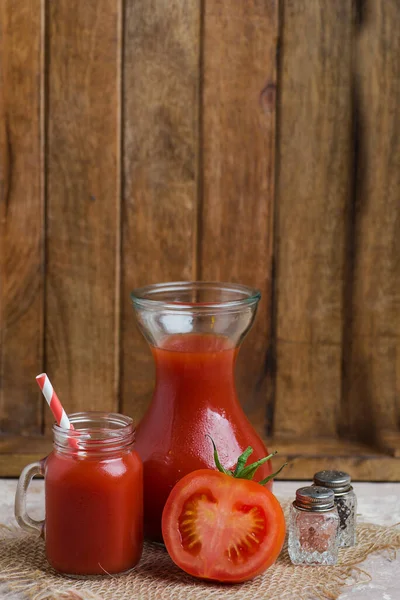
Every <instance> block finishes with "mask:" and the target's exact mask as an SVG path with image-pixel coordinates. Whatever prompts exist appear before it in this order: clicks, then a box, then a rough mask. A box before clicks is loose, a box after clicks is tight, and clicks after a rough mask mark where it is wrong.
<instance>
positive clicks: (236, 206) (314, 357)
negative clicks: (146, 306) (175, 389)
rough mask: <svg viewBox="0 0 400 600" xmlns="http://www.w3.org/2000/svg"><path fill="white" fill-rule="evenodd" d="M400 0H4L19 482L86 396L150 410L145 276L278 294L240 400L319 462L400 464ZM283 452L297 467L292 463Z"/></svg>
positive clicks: (6, 315) (5, 389) (3, 370)
mask: <svg viewBox="0 0 400 600" xmlns="http://www.w3.org/2000/svg"><path fill="white" fill-rule="evenodd" d="M399 27H400V5H399V3H398V2H397V0H365V1H364V2H362V3H361V2H358V1H357V0H336V1H335V2H332V1H331V0H248V1H247V2H237V1H236V0H226V1H222V0H188V1H187V2H184V3H183V2H180V1H179V0H171V1H170V2H168V3H166V2H165V1H164V0H124V1H123V0H118V1H117V2H115V1H113V0H87V1H86V2H80V1H79V0H71V1H70V0H53V1H52V2H46V1H45V0H29V1H28V2H27V1H25V0H13V1H11V0H3V1H2V2H1V3H0V344H1V345H0V475H17V474H18V473H19V471H20V469H21V468H22V466H24V464H26V463H27V462H29V461H31V460H34V459H36V458H38V457H40V456H43V455H45V454H46V452H48V450H49V448H50V447H51V442H50V429H49V426H50V423H51V416H50V415H49V414H48V411H45V410H44V409H43V401H42V399H41V397H40V395H39V393H38V391H37V389H36V383H35V379H34V378H35V375H36V374H37V373H39V372H41V371H43V370H46V371H48V372H49V374H50V375H51V377H52V380H53V382H54V384H55V386H56V387H57V389H58V390H59V393H60V395H61V396H62V400H63V402H64V404H65V408H66V410H67V411H69V412H71V411H74V410H80V409H83V408H84V409H99V410H120V411H124V412H126V413H127V414H130V415H132V416H133V417H134V418H135V419H136V420H138V419H140V418H141V416H142V415H143V413H144V411H145V409H146V406H147V405H148V403H149V401H150V399H151V393H152V387H153V379H154V369H153V364H152V358H151V354H150V352H149V349H148V348H147V347H146V343H145V342H144V340H143V339H142V337H141V335H140V334H139V332H138V330H137V328H136V325H135V321H134V315H133V310H132V307H131V303H130V298H129V292H130V290H131V289H133V288H134V287H137V286H139V285H144V284H147V283H155V282H158V281H170V280H190V279H202V280H207V279H218V280H231V281H237V282H242V283H246V284H250V285H254V286H257V287H258V288H259V289H260V290H261V291H262V295H263V297H262V301H261V303H260V307H259V312H258V316H257V320H256V323H255V326H254V328H253V330H252V331H251V333H250V334H249V336H248V338H247V340H246V341H245V343H244V346H243V349H242V352H241V355H240V357H239V362H238V368H237V384H238V390H239V395H240V398H241V401H242V403H243V406H244V408H245V410H246V412H247V414H248V416H249V418H250V420H251V421H252V423H253V424H254V426H255V427H256V428H257V429H258V431H259V432H260V433H261V434H262V435H263V436H264V437H265V439H266V441H267V442H268V444H269V445H270V446H271V447H273V448H277V449H278V450H280V452H281V457H282V455H283V457H286V458H287V459H288V460H289V461H290V464H289V466H288V468H287V470H286V471H285V472H284V473H283V474H282V475H283V476H285V477H288V478H295V477H300V478H305V479H309V478H310V477H311V476H312V474H313V472H314V470H316V469H318V468H322V467H325V466H327V465H329V466H338V467H341V468H345V469H348V470H349V471H350V472H351V473H352V475H353V477H354V478H356V479H357V478H358V479H372V480H400V436H399V427H400V400H399V398H400V383H399V382H400V375H399V371H400V362H399V361H400V358H399V357H400V348H399V339H400V329H399V327H400V325H399V323H400V320H399V317H398V315H399V311H400V174H399V173H400V169H399V167H400V164H399V163H400V147H399V144H400V142H399V139H400V115H399V111H400V109H399V107H398V98H399V93H400V58H399V57H400V41H399V36H398V29H399ZM279 460H282V458H280V459H279Z"/></svg>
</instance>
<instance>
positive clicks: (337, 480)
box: [314, 471, 352, 494]
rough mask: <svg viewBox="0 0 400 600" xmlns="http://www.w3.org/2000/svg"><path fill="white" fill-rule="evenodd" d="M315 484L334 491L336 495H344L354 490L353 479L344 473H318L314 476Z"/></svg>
mask: <svg viewBox="0 0 400 600" xmlns="http://www.w3.org/2000/svg"><path fill="white" fill-rule="evenodd" d="M314 483H315V485H319V486H321V485H322V486H324V487H327V488H330V489H332V490H333V491H334V493H335V494H343V493H345V492H348V491H350V490H351V489H352V487H351V477H350V475H349V474H348V473H345V472H344V471H318V473H315V475H314Z"/></svg>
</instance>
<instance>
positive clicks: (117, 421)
mask: <svg viewBox="0 0 400 600" xmlns="http://www.w3.org/2000/svg"><path fill="white" fill-rule="evenodd" d="M68 419H69V421H70V423H71V424H72V425H74V429H65V428H64V427H61V426H60V425H58V423H53V431H54V432H55V433H61V434H65V435H69V436H71V437H77V438H79V437H81V436H82V435H85V436H87V434H88V433H90V430H92V429H93V430H94V431H95V430H97V429H99V428H98V427H93V428H92V427H84V428H76V427H75V425H77V424H78V423H84V422H86V421H87V422H89V423H90V421H99V422H101V421H103V422H104V423H112V424H114V425H117V427H106V426H105V427H102V430H103V431H104V432H108V431H110V432H112V433H113V434H114V435H115V433H116V432H118V431H120V432H121V433H123V434H125V433H126V432H127V428H129V429H130V431H131V430H132V431H133V432H135V428H134V426H133V419H132V418H131V417H128V416H126V415H122V414H120V413H113V412H111V413H109V412H105V411H100V410H93V411H80V412H75V413H70V414H69V415H68Z"/></svg>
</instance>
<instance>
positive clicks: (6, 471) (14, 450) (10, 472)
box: [0, 435, 52, 477]
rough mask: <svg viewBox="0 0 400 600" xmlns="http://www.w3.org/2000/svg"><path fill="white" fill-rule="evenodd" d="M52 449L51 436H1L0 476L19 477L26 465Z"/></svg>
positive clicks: (39, 458) (42, 456)
mask: <svg viewBox="0 0 400 600" xmlns="http://www.w3.org/2000/svg"><path fill="white" fill-rule="evenodd" d="M51 450H52V439H51V437H44V436H34V435H32V436H29V437H25V436H17V435H14V436H7V435H5V436H2V437H1V438H0V477H19V475H20V473H21V471H22V469H23V468H24V467H26V465H28V464H30V463H32V462H36V461H37V460H41V459H42V458H44V457H45V456H47V455H48V454H50V452H51Z"/></svg>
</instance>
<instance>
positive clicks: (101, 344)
mask: <svg viewBox="0 0 400 600" xmlns="http://www.w3.org/2000/svg"><path fill="white" fill-rule="evenodd" d="M48 8H49V14H48V47H49V66H48V68H49V75H48V77H49V83H48V88H49V90H48V93H49V99H48V114H47V120H48V164H47V186H48V202H47V205H48V206H47V208H48V211H47V217H48V224H47V250H48V261H47V321H46V325H47V327H46V368H47V371H48V373H49V376H50V378H51V379H52V382H53V384H54V386H55V388H56V389H57V390H58V394H59V396H60V398H61V399H62V401H63V402H64V404H65V409H66V410H67V412H68V411H74V410H83V409H84V410H93V409H97V410H112V409H117V406H118V403H117V387H118V369H117V366H116V364H117V363H116V359H117V355H118V337H117V336H118V321H117V316H118V308H119V307H118V297H119V296H118V292H119V289H118V268H119V267H118V260H119V227H120V197H119V193H120V185H119V177H120V176H119V169H120V134H119V102H120V98H119V94H120V87H119V86H120V83H119V62H120V58H121V35H120V18H121V14H120V12H119V11H120V4H119V2H115V1H114V0H88V1H85V2H81V1H80V0H57V2H50V3H49V4H48ZM50 421H51V416H50V415H49V421H48V422H50Z"/></svg>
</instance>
